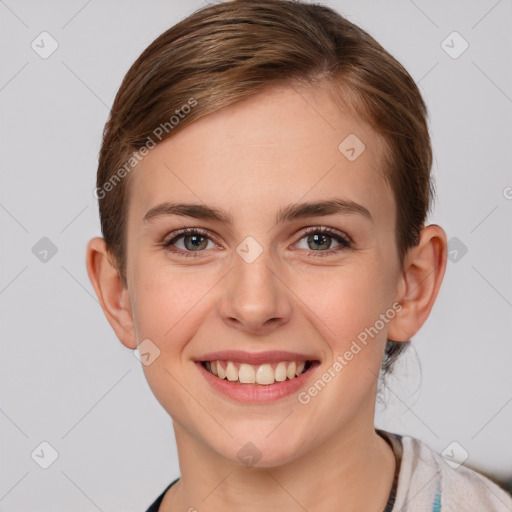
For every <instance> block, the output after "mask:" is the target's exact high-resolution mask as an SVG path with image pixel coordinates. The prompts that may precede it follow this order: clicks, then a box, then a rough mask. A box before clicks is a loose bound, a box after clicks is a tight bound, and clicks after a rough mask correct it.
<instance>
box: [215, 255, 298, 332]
mask: <svg viewBox="0 0 512 512" xmlns="http://www.w3.org/2000/svg"><path fill="white" fill-rule="evenodd" d="M272 267H273V265H272V262H271V259H270V258H269V257H268V250H267V251H263V253H262V254H261V255H260V256H259V257H258V258H257V259H256V260H255V261H253V262H251V263H248V262H246V261H245V260H244V259H243V258H241V257H238V256H236V257H235V261H234V268H233V269H232V270H231V272H229V273H228V275H227V276H226V278H225V279H224V280H223V287H224V289H223V290H222V293H221V298H220V299H219V305H218V311H219V314H220V316H221V318H222V320H223V321H224V322H225V323H226V324H227V325H228V326H229V327H232V328H235V329H239V330H243V331H245V332H247V333H250V334H253V335H262V336H263V335H267V334H269V333H271V332H273V331H274V330H275V329H278V328H279V327H281V326H283V325H284V324H286V323H287V322H288V321H289V320H290V315H291V312H292V303H291V297H290V295H291V292H290V290H289V288H288V287H287V286H286V284H285V279H284V276H281V275H279V271H278V270H276V269H274V268H272Z"/></svg>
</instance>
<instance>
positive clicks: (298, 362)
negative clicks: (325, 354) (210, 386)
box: [197, 352, 320, 386]
mask: <svg viewBox="0 0 512 512" xmlns="http://www.w3.org/2000/svg"><path fill="white" fill-rule="evenodd" d="M265 358H266V359H265ZM197 362H198V363H200V364H201V366H202V367H203V368H204V369H205V370H206V371H207V372H209V373H210V374H211V375H213V376H215V377H217V379H219V380H227V381H229V382H231V383H233V384H240V385H244V384H245V385H247V384H253V385H254V384H259V385H261V386H270V385H273V384H278V383H281V382H286V381H291V380H294V379H297V378H299V377H300V376H302V375H304V374H305V373H307V372H308V371H310V370H311V369H312V368H314V367H315V366H318V365H319V364H320V361H319V360H316V359H305V358H304V357H303V356H298V355H293V354H283V353H277V352H275V353H269V354H267V355H265V354H248V353H243V354H239V355H238V357H235V355H232V356H231V357H226V358H222V357H220V354H217V355H214V354H212V357H211V358H210V357H209V358H208V359H206V358H205V359H202V360H200V361H197Z"/></svg>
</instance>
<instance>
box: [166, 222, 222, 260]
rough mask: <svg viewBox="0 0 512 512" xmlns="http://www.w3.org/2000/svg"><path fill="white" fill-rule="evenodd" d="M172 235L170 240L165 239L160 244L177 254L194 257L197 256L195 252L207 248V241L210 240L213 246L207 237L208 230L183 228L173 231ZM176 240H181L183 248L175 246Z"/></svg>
mask: <svg viewBox="0 0 512 512" xmlns="http://www.w3.org/2000/svg"><path fill="white" fill-rule="evenodd" d="M174 235H175V236H173V237H172V238H171V239H170V240H168V241H165V242H164V243H163V244H162V246H163V247H164V248H165V249H167V250H168V251H171V252H174V253H177V254H178V255H179V256H185V257H190V256H192V257H196V256H198V254H197V253H199V252H202V250H203V249H207V248H208V242H212V244H213V245H214V246H215V243H214V242H213V241H212V240H211V239H210V238H209V237H208V232H207V231H205V230H203V229H199V228H185V229H182V230H180V231H178V232H177V233H174ZM178 241H180V242H182V244H183V248H180V247H176V243H177V242H178ZM210 249H212V247H210Z"/></svg>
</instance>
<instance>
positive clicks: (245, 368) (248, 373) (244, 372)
mask: <svg viewBox="0 0 512 512" xmlns="http://www.w3.org/2000/svg"><path fill="white" fill-rule="evenodd" d="M238 379H239V380H240V382H241V383H242V384H254V383H255V382H256V372H255V370H254V368H253V367H252V366H251V365H250V364H245V363H242V364H241V365H240V370H239V371H238Z"/></svg>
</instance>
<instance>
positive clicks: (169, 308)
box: [87, 87, 446, 512]
mask: <svg viewBox="0 0 512 512" xmlns="http://www.w3.org/2000/svg"><path fill="white" fill-rule="evenodd" d="M349 134H356V135H357V137H358V138H359V139H360V140H361V141H363V142H364V144H365V146H366V149H365V151H364V152H363V153H362V154H361V155H360V156H359V157H358V158H357V159H356V160H354V161H349V160H348V159H347V158H346V157H345V156H344V155H343V154H342V153H341V152H340V151H339V150H338V146H339V144H340V142H341V141H343V140H344V139H345V138H346V137H347V136H348V135H349ZM382 151H383V143H382V140H381V139H380V138H379V136H378V135H377V134H376V133H375V132H374V131H373V130H372V128H371V127H370V126H369V125H368V124H366V123H364V122H363V121H362V120H360V119H359V118H357V117H355V116H352V115H351V114H349V113H348V111H345V110H343V109H342V108H341V107H340V106H338V105H336V104H335V103H334V102H333V97H332V95H330V94H329V92H328V90H327V88H325V87H316V88H315V89H314V90H312V89H307V88H306V89H303V90H298V89H294V88H291V87H272V88H269V89H267V90H265V91H264V92H263V93H260V94H258V95H256V96H252V97H250V98H249V99H247V100H244V101H242V102H239V103H237V104H235V105H232V106H229V107H226V108H223V109H222V110H220V111H218V112H216V113H214V114H211V115H209V116H206V117H204V118H202V119H200V120H199V121H196V122H195V123H193V124H191V125H190V126H188V127H186V128H185V129H183V131H181V132H178V133H177V134H176V135H174V136H173V137H171V138H170V139H168V140H166V141H164V142H162V143H161V144H159V145H158V146H157V147H156V148H155V149H153V150H151V151H150V153H149V154H148V155H147V156H146V157H145V158H144V160H143V161H142V162H141V163H140V164H139V166H138V168H137V169H136V170H135V171H134V172H133V174H131V175H130V178H129V179H130V183H129V186H130V189H131V190H132V191H135V190H136V193H133V194H132V195H131V199H130V204H129V210H128V220H127V274H126V275H127V287H126V288H125V287H124V286H123V283H122V281H121V279H120V277H119V274H118V272H117V270H116V267H115V265H113V264H112V260H111V258H110V257H109V253H108V250H107V248H106V247H105V243H104V241H103V239H102V238H94V239H93V240H91V241H90V242H89V245H88V248H87V269H88V273H89V277H90V279H91V282H92V284H93V286H94V288H95V291H96V293H97V295H98V298H99V300H100V303H101V305H102V308H103V310H104V313H105V315H106V317H107V319H108V321H109V322H110V324H111V325H112V327H113V329H114V331H115V332H116V334H117V336H118V338H119V339H120V341H121V342H122V343H123V344H124V345H125V346H126V347H128V348H130V349H135V348H136V347H137V344H138V343H140V342H141V341H142V340H144V339H150V340H151V341H152V343H154V344H155V345H156V346H157V347H158V349H159V350H160V355H159V357H157V358H156V359H155V360H154V361H153V362H152V363H151V364H150V365H147V366H145V365H143V366H142V368H143V370H144V373H145V376H146V378H147V381H148V383H149V385H150V387H151V389H152V391H153V393H154V394H155V396H156V397H157V399H158V400H159V402H160V403H161V404H162V406H163V407H164V408H165V410H166V411H167V412H168V413H169V415H170V416H171V417H172V419H173V424H174V429H175V435H176V441H177V446H178V453H179V460H180V469H181V479H180V481H179V482H178V483H177V484H175V485H174V486H173V487H171V489H169V491H168V492H167V493H166V495H165V498H164V501H163V503H162V505H161V507H160V510H161V511H171V510H189V509H190V508H191V507H195V508H196V509H198V510H202V509H206V508H207V509H208V510H210V511H217V510H219V511H220V510H226V509H228V510H234V509H236V510H240V511H244V512H245V511H247V512H249V511H253V510H254V511H256V510H258V511H260V510H261V509H262V507H265V506H269V507H272V509H277V510H284V511H288V510H289V511H294V510H301V507H304V509H306V510H308V511H309V512H313V511H320V510H322V511H326V510H329V511H330V510H339V508H340V503H343V510H345V511H356V510H367V511H375V512H381V511H382V510H383V509H384V507H385V504H386V502H387V499H388V495H389V492H390V489H391V485H392V479H393V473H394V469H395V462H394V456H393V453H392V451H391V449H390V447H389V446H388V445H387V444H386V442H385V441H384V440H383V439H382V438H381V437H380V436H379V435H377V434H376V432H375V429H374V411H375V401H376V390H377V375H378V373H379V368H380V365H381V362H382V356H383V351H384V348H385V343H386V337H389V338H390V339H394V340H396V341H405V340H408V339H410V338H411V337H412V336H413V335H414V334H415V333H416V332H417V331H418V330H419V329H420V327H421V326H422V325H423V323H424V322H425V320H426V319H427V317H428V315H429V313H430V311H431V308H432V306H433V304H434V301H435V299H436V296H437V294H438V290H439V287H440V285H441V282H442V279H443V275H444V271H445V268H446V234H445V232H444V231H443V229H442V228H441V227H439V226H437V225H429V226H427V227H425V228H424V229H423V231H422V233H421V237H420V243H419V244H418V246H416V247H414V248H412V249H411V250H410V251H409V252H408V254H407V256H406V261H405V264H404V266H403V268H400V266H399V262H398V255H397V247H396V242H395V235H394V229H395V222H396V211H395V201H394V198H393V193H392V190H391V188H390V187H389V186H388V185H387V183H386V182H385V181H384V179H383V178H382V161H383V156H382ZM333 198H343V199H347V200H351V201H355V202H357V203H359V204H360V205H363V206H364V207H365V208H367V209H368V210H369V211H370V213H371V215H372V217H373V222H371V221H370V220H368V219H366V218H365V217H364V216H362V215H359V214H354V213H350V214H347V213H337V214H330V215H327V216H322V217H320V216H317V217H307V218H303V219H296V220H292V221H287V222H283V223H280V224H276V223H275V220H274V218H275V215H276V213H277V211H278V210H279V209H280V208H284V207H285V206H287V205H290V204H294V203H300V202H305V201H320V200H325V199H333ZM166 201H179V202H190V203H196V204H207V205H209V206H212V207H215V208H222V209H225V210H227V211H228V212H229V213H230V214H231V215H232V218H233V224H232V225H231V226H229V225H226V224H223V223H221V222H218V221H214V220H203V219H201V220H198V219H194V218H190V217H182V216H177V215H166V216H159V217H156V218H154V219H152V220H151V221H149V222H144V221H143V217H144V216H145V214H146V213H147V212H148V211H149V210H150V209H151V208H152V207H154V206H155V205H157V204H159V203H162V202H166ZM324 226H325V227H330V228H333V229H334V230H336V231H337V232H339V233H340V234H342V235H343V234H344V235H346V236H348V237H349V238H350V239H351V240H352V242H353V246H352V248H348V249H342V250H338V251H337V252H334V253H332V254H330V255H328V256H325V257H321V255H320V256H318V254H319V253H320V252H326V251H328V250H329V249H330V248H336V247H340V246H341V244H340V243H339V242H337V241H336V240H335V239H334V238H329V237H328V238H327V239H326V241H325V242H324V244H323V245H322V240H321V241H320V242H319V244H320V248H319V249H316V252H315V243H314V241H313V240H312V236H311V234H310V236H309V237H308V236H307V235H305V234H303V232H304V228H306V227H324ZM183 227H189V228H192V227H197V228H203V229H205V230H207V231H208V232H209V233H210V234H211V237H209V238H207V239H202V238H199V242H202V244H200V245H201V249H200V251H196V253H197V252H199V254H198V256H197V257H180V256H178V255H176V254H175V253H172V252H169V251H168V250H166V249H165V248H163V247H162V242H165V241H166V240H169V239H171V238H172V237H171V236H169V235H171V234H172V233H173V232H175V231H177V230H179V229H181V228H183ZM247 236H251V237H253V238H254V239H255V240H256V241H257V242H258V244H259V245H260V246H261V248H262V249H263V252H262V253H261V255H260V256H259V257H258V258H257V259H256V260H255V261H253V262H252V263H247V262H246V261H245V260H244V259H243V258H241V257H240V256H239V254H238V253H237V252H236V249H237V247H238V246H239V244H240V243H241V242H242V241H243V240H244V239H245V238H246V237H247ZM185 241H186V239H184V238H181V239H179V240H178V241H176V242H175V248H176V249H178V250H179V249H181V250H182V251H187V250H188V252H189V253H190V252H193V244H192V243H191V242H190V239H189V240H188V244H187V245H186V246H185V245H184V243H185ZM329 243H330V245H329ZM308 253H311V255H310V256H308ZM397 302H398V303H400V304H401V305H402V309H401V310H400V312H399V313H397V314H396V315H395V316H394V318H393V319H392V320H389V321H388V323H386V324H385V327H384V328H383V329H382V330H380V331H379V333H378V335H377V336H374V338H373V339H371V338H370V340H371V341H369V343H368V344H367V345H366V346H365V347H364V348H363V349H362V350H361V351H360V352H359V353H358V354H357V355H356V356H354V358H353V359H352V360H351V361H350V362H349V363H348V364H347V365H346V367H344V368H343V370H342V371H341V372H339V374H337V376H336V377H335V378H334V379H332V381H331V382H330V383H329V384H328V385H327V386H325V388H324V389H323V390H322V391H321V392H320V393H318V395H317V396H315V397H314V398H312V399H311V401H310V402H309V403H308V404H307V405H303V404H300V403H299V402H298V400H297V394H296V393H294V394H292V395H291V396H288V397H285V398H282V399H280V400H278V401H275V402H271V403H267V404H254V403H253V404H250V403H245V404H244V403H238V402H234V401H232V400H231V399H229V398H227V397H225V396H224V395H221V394H219V393H218V392H217V391H215V390H214V389H213V388H212V387H211V386H210V385H209V384H207V383H206V381H205V379H204V377H203V375H201V373H200V372H199V370H198V369H197V365H196V363H194V360H196V359H197V358H199V357H200V356H201V355H203V354H206V353H207V352H209V351H212V350H228V349H240V350H245V351H248V352H262V351H266V350H289V351H294V352H299V353H304V354H308V355H314V356H315V358H316V359H318V360H319V361H320V366H319V367H318V368H317V369H316V370H315V372H316V375H317V377H316V378H318V377H320V376H321V374H322V373H324V372H325V371H327V369H328V368H329V367H331V366H332V365H333V362H334V361H335V359H336V357H337V356H338V355H339V354H343V353H344V352H346V350H348V348H349V347H350V344H351V343H352V341H353V340H355V339H356V338H357V336H358V334H359V333H361V332H362V331H364V329H365V328H367V327H369V326H373V325H374V324H375V322H376V320H378V319H379V315H381V314H384V313H385V312H386V311H388V310H389V309H390V308H391V307H392V304H394V303H397ZM247 442H251V443H253V444H254V445H255V446H256V447H257V449H258V451H259V453H260V455H261V458H260V460H259V461H258V463H257V464H256V466H254V467H247V466H245V465H244V464H243V463H242V462H241V461H240V460H239V459H238V457H237V453H238V451H239V450H240V449H241V448H242V447H243V446H244V445H245V444H246V443H247ZM320 488H321V489H322V493H319V492H318V489H320ZM369 489H371V492H368V490H369Z"/></svg>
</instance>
